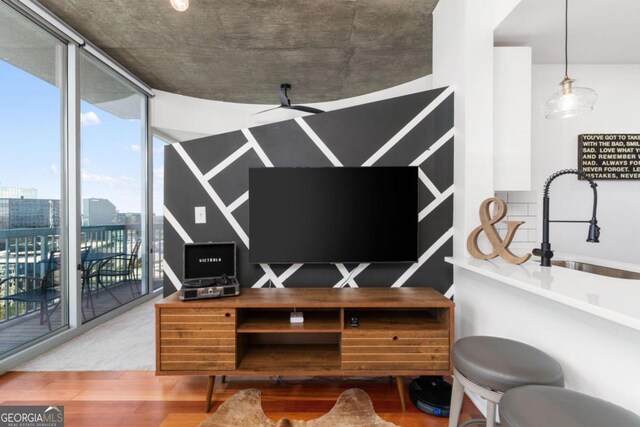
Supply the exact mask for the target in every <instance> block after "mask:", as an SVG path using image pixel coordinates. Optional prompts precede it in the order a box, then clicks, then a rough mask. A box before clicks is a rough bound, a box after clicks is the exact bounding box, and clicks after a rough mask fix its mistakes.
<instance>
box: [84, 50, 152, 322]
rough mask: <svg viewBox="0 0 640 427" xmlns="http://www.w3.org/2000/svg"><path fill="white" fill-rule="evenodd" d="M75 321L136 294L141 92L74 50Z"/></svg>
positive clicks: (139, 289) (140, 276) (139, 279)
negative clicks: (78, 223) (78, 312)
mask: <svg viewBox="0 0 640 427" xmlns="http://www.w3.org/2000/svg"><path fill="white" fill-rule="evenodd" d="M79 81H80V99H81V104H80V112H81V114H80V125H81V131H80V142H81V150H80V151H81V154H80V158H81V180H80V181H81V184H80V188H81V200H82V242H81V251H80V253H81V258H83V266H84V267H83V268H84V271H83V284H82V288H83V289H82V295H83V298H82V299H83V308H82V315H83V319H85V321H86V320H90V319H93V318H95V317H97V316H99V315H101V314H103V313H105V312H108V311H110V310H112V309H114V308H116V307H119V306H121V305H123V304H126V303H127V302H129V301H131V300H133V299H135V298H137V297H139V296H141V295H143V294H144V293H145V288H146V286H144V285H145V284H146V283H147V281H146V277H145V276H146V273H147V271H148V270H147V269H146V268H143V266H144V259H143V257H142V254H143V251H142V248H144V247H145V245H144V242H143V238H144V235H145V233H144V232H143V230H144V226H145V224H146V221H144V219H143V216H142V213H143V209H144V203H143V201H144V200H145V191H144V190H145V184H146V180H145V179H144V173H145V168H144V163H143V161H145V160H146V156H145V155H144V154H145V153H146V149H147V144H146V139H147V135H146V97H145V96H144V95H142V94H141V93H140V92H139V91H137V90H136V89H134V88H133V87H132V86H130V85H129V84H128V83H126V82H124V81H123V79H122V78H121V77H119V76H117V75H116V74H115V73H113V72H111V71H110V70H107V69H106V68H105V67H103V66H101V65H100V64H99V63H98V62H96V61H95V60H93V59H92V58H91V57H90V56H89V55H86V54H81V56H80V80H79Z"/></svg>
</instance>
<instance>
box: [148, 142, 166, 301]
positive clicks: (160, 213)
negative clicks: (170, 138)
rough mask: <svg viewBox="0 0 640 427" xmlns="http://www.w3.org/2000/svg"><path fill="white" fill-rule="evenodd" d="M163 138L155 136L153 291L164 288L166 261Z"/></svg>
mask: <svg viewBox="0 0 640 427" xmlns="http://www.w3.org/2000/svg"><path fill="white" fill-rule="evenodd" d="M166 145H167V142H165V141H164V140H163V139H162V138H160V137H158V136H157V135H154V136H153V222H152V232H153V252H152V263H151V274H152V281H153V290H154V291H155V290H158V289H161V288H162V277H163V276H162V261H163V260H164V234H163V224H164V147H165V146H166Z"/></svg>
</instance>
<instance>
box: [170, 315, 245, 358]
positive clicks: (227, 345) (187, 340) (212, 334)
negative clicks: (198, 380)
mask: <svg viewBox="0 0 640 427" xmlns="http://www.w3.org/2000/svg"><path fill="white" fill-rule="evenodd" d="M158 320H159V324H158V328H159V337H160V343H159V348H158V352H159V362H160V370H161V371H212V370H231V369H235V366H236V334H235V328H236V312H235V309H221V308H162V309H161V310H160V313H159V319H158Z"/></svg>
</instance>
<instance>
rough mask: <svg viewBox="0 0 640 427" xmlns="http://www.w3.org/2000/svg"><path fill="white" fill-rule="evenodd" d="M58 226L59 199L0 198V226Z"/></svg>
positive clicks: (6, 227) (5, 227)
mask: <svg viewBox="0 0 640 427" xmlns="http://www.w3.org/2000/svg"><path fill="white" fill-rule="evenodd" d="M59 226H60V200H53V199H12V198H0V228H2V229H9V228H55V227H59Z"/></svg>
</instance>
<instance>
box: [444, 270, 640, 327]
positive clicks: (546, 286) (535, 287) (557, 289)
mask: <svg viewBox="0 0 640 427" xmlns="http://www.w3.org/2000/svg"><path fill="white" fill-rule="evenodd" d="M574 259H575V258H574ZM445 260H446V261H447V262H448V263H450V264H453V265H454V266H456V267H460V268H463V269H465V270H468V271H471V272H474V273H477V274H480V275H482V276H485V277H488V278H491V279H494V280H497V281H499V282H502V283H504V284H507V285H510V286H513V287H515V288H518V289H522V290H524V291H527V292H531V293H533V294H536V295H539V296H542V297H545V298H548V299H550V300H553V301H556V302H559V303H562V304H566V305H568V306H571V307H574V308H576V309H578V310H581V311H584V312H587V313H589V314H592V315H594V316H599V317H602V318H605V319H608V320H611V321H613V322H616V323H620V324H622V325H625V326H628V327H630V328H633V329H636V330H638V331H640V280H630V279H617V278H612V277H605V276H600V275H597V274H592V273H585V272H582V271H577V270H572V269H569V268H563V267H557V266H553V267H541V266H540V265H539V261H527V262H525V263H524V264H521V265H514V264H508V263H506V262H504V261H502V260H501V259H495V260H490V261H483V260H479V259H475V258H463V259H458V258H455V259H454V258H445ZM592 261H593V260H592ZM593 263H594V264H598V265H605V266H606V265H607V264H610V263H605V262H593Z"/></svg>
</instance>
